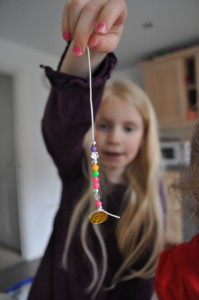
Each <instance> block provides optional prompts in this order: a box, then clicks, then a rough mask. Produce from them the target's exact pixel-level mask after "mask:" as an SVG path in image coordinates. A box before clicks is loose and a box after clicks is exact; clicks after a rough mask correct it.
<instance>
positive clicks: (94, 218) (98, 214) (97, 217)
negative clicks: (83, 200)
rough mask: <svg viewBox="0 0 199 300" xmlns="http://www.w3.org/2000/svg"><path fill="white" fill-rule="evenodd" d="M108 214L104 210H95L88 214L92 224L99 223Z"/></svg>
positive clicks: (103, 220)
mask: <svg viewBox="0 0 199 300" xmlns="http://www.w3.org/2000/svg"><path fill="white" fill-rule="evenodd" d="M107 218H108V214H107V213H106V212H105V211H104V210H101V209H100V210H95V211H94V212H92V213H91V214H90V216H89V219H90V221H91V222H92V223H93V224H100V223H103V222H105V221H106V220H107Z"/></svg>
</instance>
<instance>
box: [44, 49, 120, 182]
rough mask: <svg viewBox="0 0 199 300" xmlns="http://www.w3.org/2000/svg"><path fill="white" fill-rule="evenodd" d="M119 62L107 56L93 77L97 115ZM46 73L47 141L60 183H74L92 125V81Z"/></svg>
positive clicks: (56, 73)
mask: <svg viewBox="0 0 199 300" xmlns="http://www.w3.org/2000/svg"><path fill="white" fill-rule="evenodd" d="M116 62H117V60H116V57H115V56H114V54H112V53H111V54H108V55H107V56H106V58H105V59H104V61H103V62H102V63H101V65H100V66H99V67H98V69H97V70H96V72H95V73H94V74H93V76H92V95H93V97H92V98H93V110H94V115H95V114H96V112H97V109H98V107H99V104H100V100H101V97H102V94H103V90H104V85H105V83H106V81H107V79H108V78H109V77H110V74H111V71H112V70H113V69H114V67H115V65H116ZM59 65H60V64H59ZM45 73H46V76H47V78H48V79H49V81H50V83H51V91H50V95H49V98H48V101H47V105H46V108H45V113H44V117H43V120H42V132H43V136H44V140H45V143H46V147H47V150H48V152H49V153H50V155H51V156H52V158H53V160H54V162H55V164H56V166H57V168H58V170H59V174H60V176H61V179H62V180H69V178H70V180H73V179H74V177H75V176H76V174H77V173H78V172H80V168H81V163H80V162H81V157H82V153H83V148H82V143H83V138H84V135H85V133H86V132H87V130H88V129H89V127H90V125H91V113H90V100H89V80H88V79H85V78H81V77H77V76H72V75H69V74H64V73H61V72H59V71H54V70H52V69H51V68H50V67H45ZM69 175H70V176H69Z"/></svg>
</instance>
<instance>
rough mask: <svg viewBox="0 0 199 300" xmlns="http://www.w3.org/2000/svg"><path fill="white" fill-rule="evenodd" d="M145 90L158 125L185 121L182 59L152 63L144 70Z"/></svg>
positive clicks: (185, 109) (185, 108)
mask: <svg viewBox="0 0 199 300" xmlns="http://www.w3.org/2000/svg"><path fill="white" fill-rule="evenodd" d="M144 80H145V88H146V92H147V93H148V95H149V97H150V98H151V101H152V103H153V105H154V108H155V111H156V114H157V117H158V120H159V122H160V125H164V126H167V125H168V126H171V125H172V124H174V123H176V122H182V121H185V120H186V119H187V109H188V108H187V103H186V102H187V101H186V91H185V68H184V62H183V60H182V59H172V60H166V61H164V62H154V63H151V64H148V65H147V67H145V68H144Z"/></svg>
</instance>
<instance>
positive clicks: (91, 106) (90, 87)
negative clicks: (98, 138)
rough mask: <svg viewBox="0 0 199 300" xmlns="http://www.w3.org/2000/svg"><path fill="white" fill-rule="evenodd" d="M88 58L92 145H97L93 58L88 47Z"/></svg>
mask: <svg viewBox="0 0 199 300" xmlns="http://www.w3.org/2000/svg"><path fill="white" fill-rule="evenodd" d="M86 49H87V56H88V71H89V90H90V108H91V138H92V143H93V144H94V143H95V131H94V116H93V101H92V71H91V58H90V50H89V48H88V46H87V47H86Z"/></svg>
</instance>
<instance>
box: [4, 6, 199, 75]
mask: <svg viewBox="0 0 199 300" xmlns="http://www.w3.org/2000/svg"><path fill="white" fill-rule="evenodd" d="M99 1H100V0H99ZM126 3H127V6H128V17H127V22H126V26H125V29H124V34H123V37H122V42H121V43H120V45H119V47H118V48H117V50H116V54H117V56H118V59H119V64H118V69H124V68H129V67H130V66H133V65H134V64H135V63H136V62H137V61H138V60H140V59H141V58H143V57H146V56H148V55H151V54H152V53H155V52H159V51H161V50H164V49H168V48H176V47H179V46H183V45H187V44H194V43H197V42H198V43H199V17H198V13H199V1H198V0H126ZM64 4H65V0H56V1H55V0H34V1H30V0H17V1H16V0H0V38H3V39H5V40H9V41H13V42H16V43H19V44H20V45H25V46H28V47H31V48H35V49H38V50H42V51H46V52H48V53H50V54H53V55H57V56H59V55H60V54H61V53H62V50H63V48H64V41H63V40H62V37H61V16H62V9H63V6H64ZM151 23H152V24H153V26H152V27H151ZM143 27H146V28H143Z"/></svg>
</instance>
